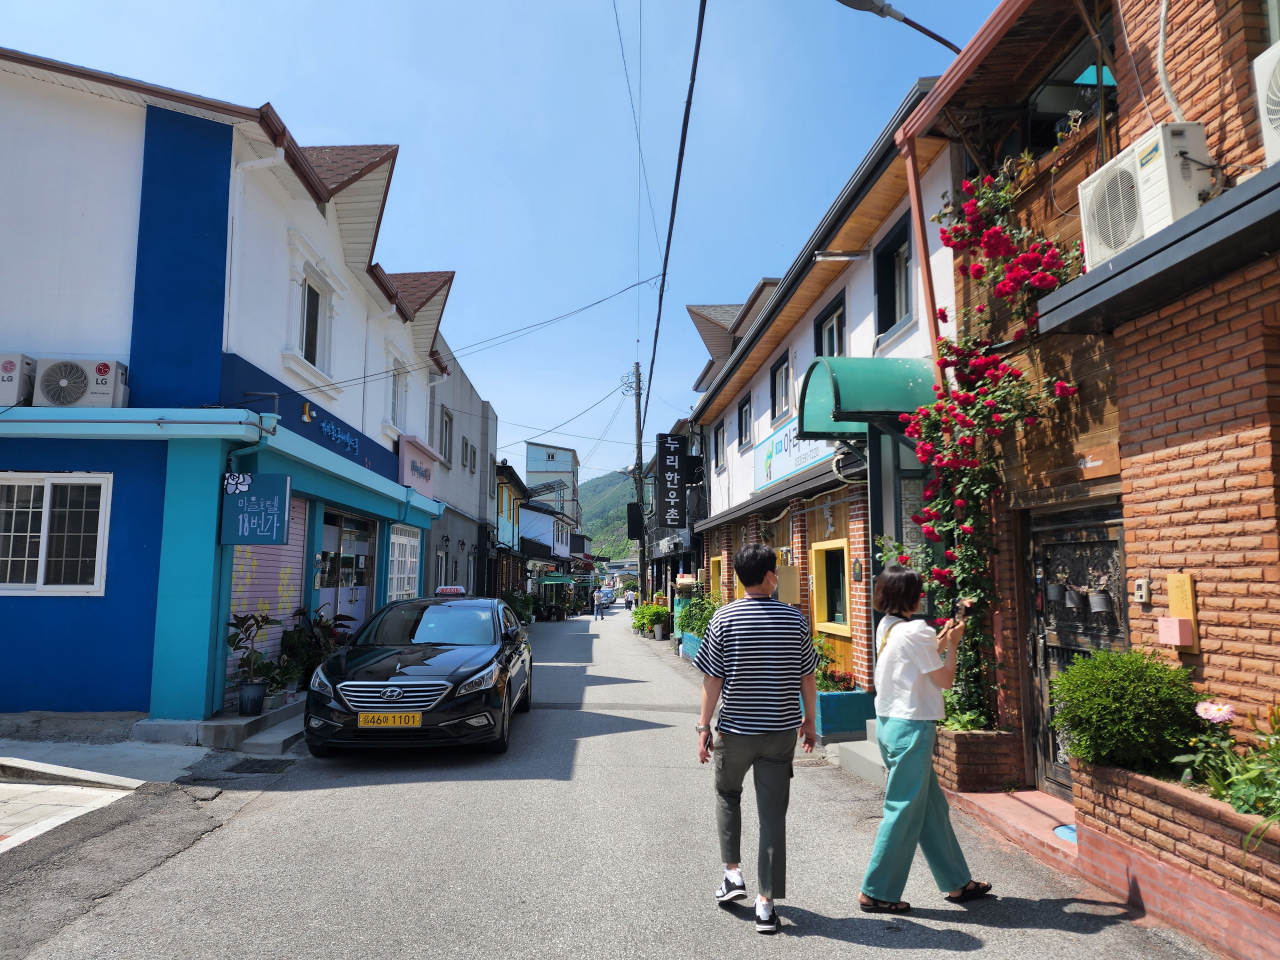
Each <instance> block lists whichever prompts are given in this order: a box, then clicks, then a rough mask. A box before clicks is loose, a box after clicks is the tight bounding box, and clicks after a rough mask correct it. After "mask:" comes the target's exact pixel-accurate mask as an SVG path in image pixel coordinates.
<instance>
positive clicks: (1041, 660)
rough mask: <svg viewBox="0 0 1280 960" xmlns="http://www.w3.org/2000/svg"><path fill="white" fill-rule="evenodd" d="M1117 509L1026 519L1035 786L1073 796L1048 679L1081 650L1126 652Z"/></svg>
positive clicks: (1125, 608)
mask: <svg viewBox="0 0 1280 960" xmlns="http://www.w3.org/2000/svg"><path fill="white" fill-rule="evenodd" d="M1120 517H1121V513H1120V507H1119V506H1118V505H1117V506H1111V507H1103V508H1093V509H1088V510H1084V509H1082V510H1074V511H1069V512H1058V513H1051V514H1041V515H1038V516H1033V517H1032V518H1031V524H1030V526H1031V544H1030V548H1031V549H1030V554H1029V561H1030V568H1029V570H1028V574H1029V577H1030V581H1031V589H1029V590H1028V591H1027V595H1028V596H1029V597H1030V598H1031V604H1032V609H1031V610H1030V612H1029V616H1028V620H1029V622H1030V623H1031V631H1030V635H1029V636H1028V643H1027V664H1028V666H1029V668H1030V673H1031V681H1032V683H1031V686H1032V707H1031V717H1030V719H1031V727H1032V729H1031V733H1032V737H1033V740H1032V742H1033V745H1034V746H1033V752H1034V756H1035V768H1036V786H1037V787H1038V788H1039V789H1041V790H1043V791H1045V792H1046V793H1051V794H1054V795H1055V796H1058V797H1061V798H1062V799H1064V800H1068V801H1070V800H1071V768H1070V766H1069V764H1068V760H1067V755H1066V752H1065V750H1064V749H1063V745H1062V743H1061V742H1060V741H1059V738H1058V735H1057V733H1056V732H1055V731H1054V730H1053V728H1052V727H1051V726H1050V725H1049V722H1050V720H1051V719H1052V717H1053V713H1052V709H1051V708H1050V706H1049V682H1050V681H1051V680H1052V679H1053V678H1054V677H1055V676H1057V675H1058V674H1059V673H1061V672H1062V670H1063V669H1065V668H1066V667H1067V666H1068V665H1069V664H1070V663H1071V661H1072V660H1073V659H1074V658H1075V657H1076V656H1078V655H1084V656H1088V655H1089V654H1090V653H1092V652H1093V651H1095V650H1126V649H1128V646H1129V641H1128V635H1129V634H1128V616H1127V613H1128V594H1127V588H1126V581H1125V571H1124V530H1123V527H1122V526H1121V519H1120Z"/></svg>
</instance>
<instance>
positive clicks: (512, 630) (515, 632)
mask: <svg viewBox="0 0 1280 960" xmlns="http://www.w3.org/2000/svg"><path fill="white" fill-rule="evenodd" d="M502 635H503V637H504V638H505V639H506V641H507V642H508V643H515V642H516V641H517V640H519V639H520V628H519V627H507V629H506V630H504V631H503V632H502Z"/></svg>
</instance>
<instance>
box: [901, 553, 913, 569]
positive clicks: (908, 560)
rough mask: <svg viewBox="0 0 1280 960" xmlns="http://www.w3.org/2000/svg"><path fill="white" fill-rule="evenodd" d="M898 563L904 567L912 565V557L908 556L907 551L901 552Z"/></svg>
mask: <svg viewBox="0 0 1280 960" xmlns="http://www.w3.org/2000/svg"><path fill="white" fill-rule="evenodd" d="M898 564H899V565H900V566H903V567H907V566H910V565H911V558H910V557H909V556H907V555H906V554H905V553H900V554H898Z"/></svg>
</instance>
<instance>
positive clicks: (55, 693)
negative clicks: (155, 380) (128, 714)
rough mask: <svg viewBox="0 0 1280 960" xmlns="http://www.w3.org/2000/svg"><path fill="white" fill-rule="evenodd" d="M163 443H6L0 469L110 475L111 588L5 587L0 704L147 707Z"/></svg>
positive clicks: (0, 606) (0, 608)
mask: <svg viewBox="0 0 1280 960" xmlns="http://www.w3.org/2000/svg"><path fill="white" fill-rule="evenodd" d="M165 446H166V445H165V443H164V441H161V440H19V439H8V440H5V441H4V442H3V443H0V470H4V471H7V470H24V471H38V472H42V473H43V472H50V471H75V470H81V471H90V472H93V473H110V474H112V493H111V517H110V531H109V534H108V541H107V554H106V563H107V580H106V593H105V594H104V595H103V596H101V597H33V596H21V597H15V596H2V595H0V662H3V664H4V675H3V679H2V680H0V713H10V712H18V711H24V710H55V711H66V712H74V711H111V710H142V711H145V710H147V709H149V703H150V696H151V662H152V649H153V644H154V638H155V611H156V584H157V581H158V576H159V567H160V542H161V533H162V529H161V514H162V508H163V506H164V499H165V471H166V455H165V454H166V452H165Z"/></svg>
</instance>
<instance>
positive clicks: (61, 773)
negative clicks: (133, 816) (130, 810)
mask: <svg viewBox="0 0 1280 960" xmlns="http://www.w3.org/2000/svg"><path fill="white" fill-rule="evenodd" d="M146 782H147V781H145V780H134V779H133V778H132V777H117V776H114V775H112V774H110V773H95V772H94V771H92V770H77V769H76V768H75V767H59V766H57V765H56V764H52V763H40V762H39V761H37V760H21V759H19V758H17V757H0V783H45V784H69V785H71V786H77V787H106V788H108V789H111V790H137V789H138V788H139V787H140V786H142V785H143V784H144V783H146Z"/></svg>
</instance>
